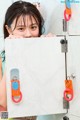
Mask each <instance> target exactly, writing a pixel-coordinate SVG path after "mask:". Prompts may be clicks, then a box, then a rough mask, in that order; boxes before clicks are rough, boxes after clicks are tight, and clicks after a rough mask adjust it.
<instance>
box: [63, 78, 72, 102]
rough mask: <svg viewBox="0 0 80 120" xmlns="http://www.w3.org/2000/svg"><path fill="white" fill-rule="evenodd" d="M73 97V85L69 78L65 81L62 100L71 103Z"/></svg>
mask: <svg viewBox="0 0 80 120" xmlns="http://www.w3.org/2000/svg"><path fill="white" fill-rule="evenodd" d="M73 97H74V93H73V83H72V80H71V79H70V77H69V79H67V80H65V90H64V99H65V100H66V101H71V100H72V99H73Z"/></svg>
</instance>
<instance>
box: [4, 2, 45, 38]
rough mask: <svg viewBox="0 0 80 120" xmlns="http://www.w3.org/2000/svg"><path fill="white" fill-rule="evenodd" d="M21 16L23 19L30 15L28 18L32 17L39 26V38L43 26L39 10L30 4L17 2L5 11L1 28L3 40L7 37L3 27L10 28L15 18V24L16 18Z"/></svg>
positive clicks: (7, 34)
mask: <svg viewBox="0 0 80 120" xmlns="http://www.w3.org/2000/svg"><path fill="white" fill-rule="evenodd" d="M21 15H22V16H23V17H25V15H30V18H31V17H34V19H35V20H36V22H37V23H38V24H39V36H40V35H41V34H42V27H43V25H44V20H43V17H42V16H41V14H40V12H39V10H38V9H37V8H36V7H35V5H33V4H31V3H30V2H25V1H17V2H14V3H13V4H12V5H11V6H10V7H9V8H8V9H7V11H6V14H5V21H4V26H3V32H4V38H6V37H8V36H9V33H8V31H7V29H6V28H5V25H8V27H10V26H11V24H12V22H13V21H14V19H15V18H16V23H17V21H18V18H19V17H20V16H21ZM15 27H16V26H15Z"/></svg>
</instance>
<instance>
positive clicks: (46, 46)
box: [6, 37, 66, 117]
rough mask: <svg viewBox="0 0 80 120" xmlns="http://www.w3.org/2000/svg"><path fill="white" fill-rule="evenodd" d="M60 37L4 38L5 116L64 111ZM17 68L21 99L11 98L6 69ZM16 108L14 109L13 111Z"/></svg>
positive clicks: (8, 75) (8, 73)
mask: <svg viewBox="0 0 80 120" xmlns="http://www.w3.org/2000/svg"><path fill="white" fill-rule="evenodd" d="M60 40H61V38H58V37H51V38H35V39H34V38H31V39H30V38H29V39H28V38H27V39H16V40H14V39H12V40H8V39H6V67H7V96H8V97H7V102H8V112H9V117H16V116H17V117H19V116H32V115H45V114H58V113H65V112H66V110H64V109H63V90H64V64H63V63H64V54H62V53H61V45H60ZM12 68H18V69H19V72H20V84H21V91H22V94H23V98H22V102H21V103H19V104H15V103H13V102H12V99H11V86H10V70H11V69H12ZM15 110H16V112H15Z"/></svg>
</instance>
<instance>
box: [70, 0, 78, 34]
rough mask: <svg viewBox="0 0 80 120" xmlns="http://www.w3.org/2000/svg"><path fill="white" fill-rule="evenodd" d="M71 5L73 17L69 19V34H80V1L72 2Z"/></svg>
mask: <svg viewBox="0 0 80 120" xmlns="http://www.w3.org/2000/svg"><path fill="white" fill-rule="evenodd" d="M77 1H78V0H77ZM79 1H80V0H79ZM71 5H72V6H71V8H72V18H71V20H70V21H69V35H80V3H74V4H73V3H72V4H71Z"/></svg>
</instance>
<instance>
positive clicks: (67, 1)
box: [64, 0, 72, 21]
mask: <svg viewBox="0 0 80 120" xmlns="http://www.w3.org/2000/svg"><path fill="white" fill-rule="evenodd" d="M65 6H66V9H65V10H64V19H65V20H66V21H69V20H70V18H71V15H72V11H71V5H70V0H65Z"/></svg>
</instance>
